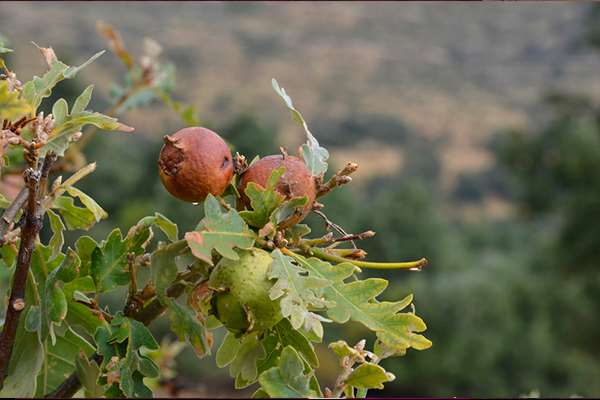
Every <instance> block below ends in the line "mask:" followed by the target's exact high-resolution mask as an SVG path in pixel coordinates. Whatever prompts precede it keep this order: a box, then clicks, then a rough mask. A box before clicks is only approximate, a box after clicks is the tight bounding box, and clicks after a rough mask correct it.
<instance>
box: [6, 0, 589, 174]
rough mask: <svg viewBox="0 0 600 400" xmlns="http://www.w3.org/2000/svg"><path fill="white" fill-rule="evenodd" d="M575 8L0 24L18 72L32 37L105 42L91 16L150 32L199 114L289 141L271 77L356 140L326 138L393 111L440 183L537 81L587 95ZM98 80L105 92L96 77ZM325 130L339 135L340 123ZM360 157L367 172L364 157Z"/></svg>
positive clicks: (108, 67)
mask: <svg viewBox="0 0 600 400" xmlns="http://www.w3.org/2000/svg"><path fill="white" fill-rule="evenodd" d="M587 7H588V5H587V4H582V3H577V4H573V3H569V4H567V3H544V4H539V3H533V2H528V3H521V4H517V3H478V4H472V3H461V4H456V3H453V4H449V3H444V4H442V3H438V4H435V3H420V4H415V3H393V2H390V3H373V2H365V3H354V2H352V3H350V2H348V3H336V2H332V3H238V2H236V3H228V4H224V3H188V2H181V3H179V2H169V3H166V2H164V3H163V2H157V3H154V2H150V3H135V2H131V3H110V4H108V3H101V2H92V3H83V2H82V3H73V2H65V3H62V2H56V3H53V4H47V3H46V4H43V3H22V2H13V3H6V2H3V3H0V30H1V31H2V33H3V34H4V35H6V36H8V37H9V38H10V40H12V46H13V47H15V48H17V49H18V50H19V52H18V54H17V56H16V60H15V62H16V64H17V66H18V68H19V70H21V71H22V72H25V73H34V72H39V71H40V70H41V68H42V64H41V61H38V60H37V58H34V57H32V56H33V55H34V52H35V50H34V49H33V47H32V46H30V45H29V42H30V41H31V40H34V41H36V42H39V43H40V44H52V45H53V46H54V47H55V48H56V49H57V50H58V51H59V54H67V55H69V56H70V57H72V58H74V59H77V60H78V59H83V57H84V56H85V55H86V54H91V53H92V52H93V51H95V50H97V49H98V48H104V47H105V44H104V43H103V41H102V40H101V39H100V38H99V37H98V35H96V33H95V21H96V20H99V19H100V20H104V21H106V22H108V23H110V24H112V25H114V26H115V27H117V28H118V29H120V30H121V31H122V32H123V36H124V38H125V41H126V43H127V44H128V46H129V47H130V48H135V47H136V46H137V47H138V48H139V47H140V46H141V41H142V39H143V37H144V36H149V37H152V38H154V39H156V40H158V41H159V42H161V43H162V44H163V45H164V46H165V53H166V56H167V57H169V58H171V59H172V60H173V61H175V63H176V64H177V67H178V94H180V95H181V96H182V97H183V98H185V99H186V100H189V101H193V102H194V103H196V104H197V105H198V106H199V109H200V110H201V115H202V116H203V117H204V118H205V119H206V120H210V121H211V122H212V121H215V122H217V123H218V122H222V121H224V120H226V119H227V118H230V117H231V116H232V115H233V114H235V113H237V112H239V111H241V110H250V111H253V112H254V113H255V114H257V115H258V116H259V117H260V118H264V119H266V120H270V121H275V122H276V123H278V124H279V126H281V128H282V129H281V135H282V138H283V139H284V140H285V141H286V142H287V143H289V144H290V145H293V144H295V143H297V142H298V141H299V140H300V139H301V138H302V136H301V132H300V131H299V130H298V129H297V128H296V127H295V126H293V125H292V124H291V123H290V122H289V119H288V116H287V114H286V113H285V112H284V109H283V107H282V105H281V104H280V102H279V100H278V99H277V98H276V97H275V95H274V94H273V93H272V90H271V88H270V79H271V77H277V79H278V80H279V81H280V83H281V84H282V85H283V86H284V87H286V88H287V89H288V91H289V92H290V93H291V94H292V95H293V98H294V100H295V102H296V103H297V105H298V107H299V108H300V109H301V110H302V111H303V113H304V114H305V116H306V117H307V119H308V120H309V121H311V122H312V123H311V126H312V128H313V130H314V131H315V132H316V133H317V134H318V135H319V136H320V137H324V138H327V140H331V141H332V142H336V143H337V144H338V145H340V144H342V143H347V142H350V143H347V144H348V145H352V144H355V143H356V141H358V140H360V138H353V140H345V138H344V137H337V138H331V137H328V134H327V132H323V131H322V130H321V129H325V128H326V127H330V126H332V125H335V124H340V123H341V122H343V121H345V120H347V119H348V118H354V119H355V120H360V119H361V116H363V115H378V116H380V117H384V118H389V119H395V120H398V121H400V122H401V123H402V124H403V126H406V127H407V128H408V129H410V130H412V131H416V132H419V133H422V134H423V135H427V136H429V137H437V138H441V139H442V140H443V141H444V142H445V145H444V147H443V149H444V150H443V154H442V159H443V161H444V164H443V165H444V168H443V171H444V178H445V181H444V182H445V183H446V184H448V185H451V184H452V183H453V182H454V181H455V177H456V175H457V174H458V173H459V172H461V171H468V170H476V169H479V168H481V167H483V166H485V165H486V163H488V162H489V155H488V154H487V152H486V151H485V149H484V148H483V146H482V145H483V143H484V141H485V140H486V138H487V137H488V135H489V134H490V133H491V132H492V131H494V130H495V129H497V128H499V127H506V126H508V125H519V124H524V123H526V122H527V121H528V120H529V119H530V118H531V117H532V116H534V115H535V108H534V105H535V103H536V101H537V100H538V98H539V95H540V94H541V93H542V92H544V91H545V90H548V89H552V88H564V89H577V90H579V91H583V92H587V93H591V94H594V93H595V94H597V93H600V90H599V89H600V74H599V73H598V71H600V59H598V57H597V56H594V55H593V54H592V53H590V52H589V51H588V50H587V49H586V48H585V47H584V46H582V45H581V43H580V42H579V39H578V38H579V33H580V29H581V26H582V18H583V16H584V14H585V12H586V9H587ZM118 68H119V66H118V64H117V62H116V61H114V60H113V59H111V58H110V57H103V58H102V59H101V60H100V61H99V62H98V63H97V64H96V65H94V66H93V67H92V68H90V69H89V70H86V71H85V72H84V74H83V75H82V79H83V80H90V81H91V80H98V79H100V80H102V79H108V78H109V77H111V76H112V75H113V74H114V73H115V72H117V71H118ZM99 88H100V89H101V90H103V91H104V93H106V91H107V85H99ZM164 118H165V116H164V115H161V114H153V115H151V116H149V115H148V114H147V113H146V114H143V113H135V114H133V115H131V116H130V121H128V122H129V123H131V124H133V125H135V126H137V127H138V131H140V132H146V133H148V134H153V135H154V134H155V135H161V134H162V133H163V132H156V130H157V126H163V127H167V126H169V125H170V126H172V125H173V123H174V120H167V121H166V122H164V121H163V120H164ZM161 121H163V123H162V125H161ZM157 124H158V125H157ZM336 132H339V133H337V135H342V136H343V131H342V130H340V129H338V130H336ZM398 134H399V135H400V134H403V132H402V130H398ZM394 135H395V133H394V131H390V132H386V134H385V135H378V134H377V132H371V131H369V130H368V127H367V129H366V130H365V132H364V138H365V139H370V141H369V145H368V148H369V149H372V148H374V147H373V146H375V147H376V146H377V143H379V145H380V146H381V145H385V146H386V147H388V152H386V153H385V157H388V158H389V157H390V156H389V154H388V153H389V151H390V150H392V151H393V150H394V149H397V150H399V149H400V147H399V146H400V145H399V144H398V141H397V140H396V138H395V137H394ZM374 137H375V138H376V139H373V138H374ZM373 140H375V144H374V143H373ZM395 146H396V147H395ZM340 152H341V153H342V154H347V153H348V151H347V150H343V151H342V150H340ZM366 153H368V152H362V153H361V152H354V153H353V154H355V155H356V156H358V157H361V156H362V157H366V158H365V164H367V163H366V159H367V158H369V154H366ZM335 154H336V152H335V151H334V155H335ZM359 161H360V160H359ZM371 164H373V163H372V162H371ZM401 164H402V163H401V162H399V161H398V162H397V166H398V168H401ZM388 167H389V166H388ZM372 168H373V169H374V171H371V172H373V173H375V174H376V173H377V170H378V167H377V165H376V163H375V165H373V167H372ZM394 168H395V167H394ZM382 172H383V173H386V174H387V173H389V168H387V169H386V168H382Z"/></svg>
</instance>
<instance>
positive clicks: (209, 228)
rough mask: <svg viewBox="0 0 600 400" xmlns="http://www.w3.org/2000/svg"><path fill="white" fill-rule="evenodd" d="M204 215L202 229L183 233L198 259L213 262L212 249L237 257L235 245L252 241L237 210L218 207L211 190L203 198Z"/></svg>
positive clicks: (224, 254)
mask: <svg viewBox="0 0 600 400" xmlns="http://www.w3.org/2000/svg"><path fill="white" fill-rule="evenodd" d="M204 215H205V217H204V219H203V220H202V221H201V222H200V225H199V227H201V230H196V231H192V232H187V233H186V234H185V240H186V241H187V243H188V245H189V247H190V250H191V251H192V254H194V256H196V257H198V258H199V259H200V260H202V261H204V262H206V263H208V264H210V265H213V262H212V250H213V249H214V250H216V251H217V252H218V253H219V254H221V255H222V256H223V257H225V258H229V259H232V260H238V259H239V256H238V255H237V253H236V252H235V250H234V249H235V248H239V249H249V248H251V247H252V245H253V244H254V238H255V236H254V234H253V233H252V231H250V230H249V229H248V226H247V225H246V223H245V222H244V220H243V219H242V217H240V215H239V214H238V213H237V211H235V210H229V211H228V212H223V211H221V206H220V205H219V202H218V201H217V199H216V198H215V197H214V196H212V195H210V194H209V195H208V197H207V198H206V200H205V201H204Z"/></svg>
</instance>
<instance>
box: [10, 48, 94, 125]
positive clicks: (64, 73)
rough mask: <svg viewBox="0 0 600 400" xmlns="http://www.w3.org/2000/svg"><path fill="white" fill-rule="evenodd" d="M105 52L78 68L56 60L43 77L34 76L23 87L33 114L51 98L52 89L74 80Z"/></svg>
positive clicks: (25, 97) (24, 96)
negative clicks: (64, 81) (61, 83)
mask: <svg viewBox="0 0 600 400" xmlns="http://www.w3.org/2000/svg"><path fill="white" fill-rule="evenodd" d="M103 53H104V51H101V52H98V53H96V54H94V55H93V56H92V57H90V58H89V59H88V60H87V61H86V62H84V63H83V64H82V65H80V66H78V67H70V66H68V65H66V64H64V63H62V62H60V61H58V60H54V61H53V62H52V64H51V65H50V69H49V70H48V71H46V73H45V74H44V75H42V76H41V77H38V76H34V77H33V79H32V80H30V81H29V82H26V83H25V84H24V85H23V92H22V93H23V94H22V95H23V98H24V99H25V100H26V101H27V102H28V103H29V105H30V106H31V113H32V114H33V115H35V114H36V112H37V109H38V107H39V106H40V104H41V103H42V100H43V99H44V98H46V97H49V96H50V94H51V93H52V89H53V88H54V86H56V85H57V84H58V83H59V82H60V81H62V80H63V79H70V78H73V77H74V76H75V75H76V74H77V73H78V72H79V71H80V70H81V69H82V68H84V67H86V66H88V65H89V64H90V63H92V62H93V61H94V60H96V59H97V58H98V57H100V56H101V55H102V54H103Z"/></svg>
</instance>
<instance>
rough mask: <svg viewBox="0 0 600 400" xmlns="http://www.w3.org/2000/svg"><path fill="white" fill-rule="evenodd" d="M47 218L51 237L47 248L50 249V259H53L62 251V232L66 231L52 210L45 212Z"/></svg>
mask: <svg viewBox="0 0 600 400" xmlns="http://www.w3.org/2000/svg"><path fill="white" fill-rule="evenodd" d="M47 215H48V218H49V219H50V229H51V230H52V237H51V238H50V242H49V243H48V246H50V248H51V249H52V256H51V259H52V258H55V257H56V256H57V255H58V254H59V253H60V251H61V250H62V246H63V245H64V244H65V237H64V235H63V231H64V230H65V229H66V227H65V224H63V222H62V220H61V219H60V217H59V216H58V214H56V213H55V212H54V211H52V210H48V211H47Z"/></svg>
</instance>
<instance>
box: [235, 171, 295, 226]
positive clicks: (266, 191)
mask: <svg viewBox="0 0 600 400" xmlns="http://www.w3.org/2000/svg"><path fill="white" fill-rule="evenodd" d="M284 173H285V167H283V166H281V167H279V168H276V169H274V170H273V172H272V173H271V176H269V179H268V180H267V186H266V187H264V188H263V187H262V186H260V185H258V184H256V183H255V182H250V183H248V186H247V187H246V190H245V193H246V196H248V199H250V206H251V207H252V210H244V211H242V212H240V216H241V217H242V218H243V219H244V221H246V223H247V224H248V225H250V226H253V227H255V228H262V227H263V226H265V225H266V224H267V222H268V221H269V219H270V218H271V214H273V211H275V210H276V209H277V207H279V205H280V204H281V203H282V202H283V200H284V197H283V196H282V195H281V194H279V192H277V191H276V190H275V187H276V186H277V182H279V179H280V178H281V176H282V175H283V174H284Z"/></svg>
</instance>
